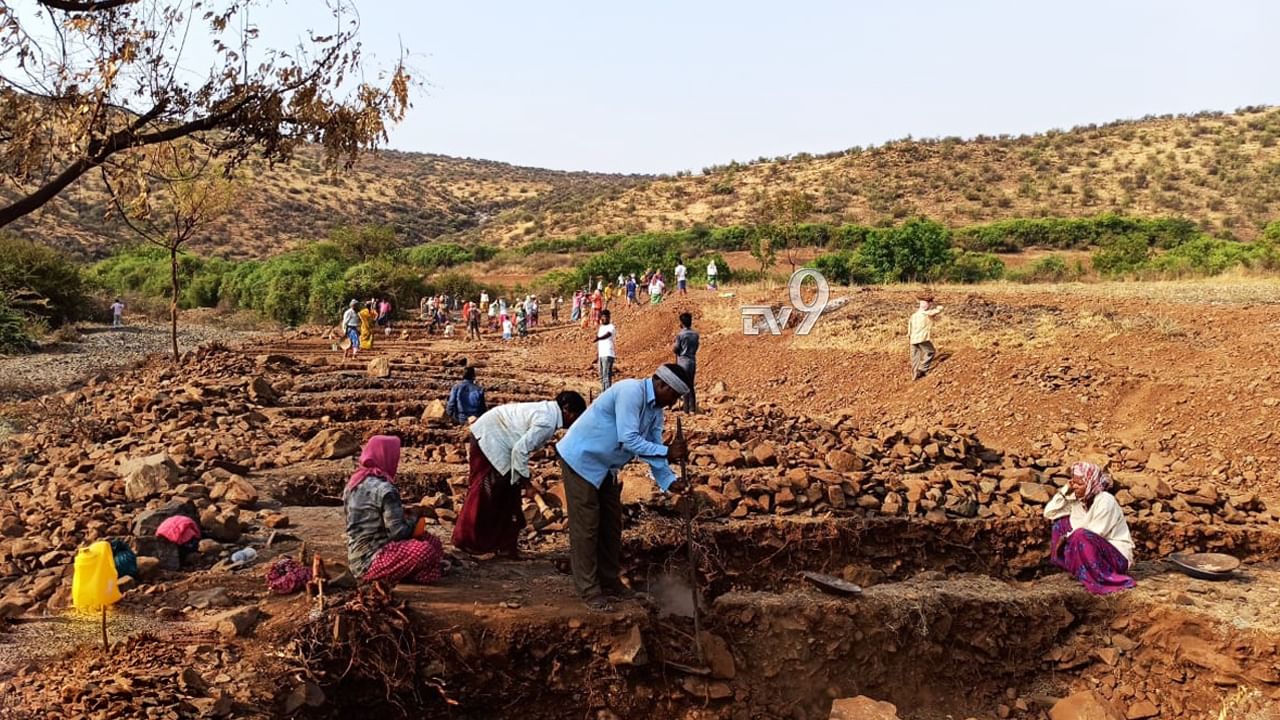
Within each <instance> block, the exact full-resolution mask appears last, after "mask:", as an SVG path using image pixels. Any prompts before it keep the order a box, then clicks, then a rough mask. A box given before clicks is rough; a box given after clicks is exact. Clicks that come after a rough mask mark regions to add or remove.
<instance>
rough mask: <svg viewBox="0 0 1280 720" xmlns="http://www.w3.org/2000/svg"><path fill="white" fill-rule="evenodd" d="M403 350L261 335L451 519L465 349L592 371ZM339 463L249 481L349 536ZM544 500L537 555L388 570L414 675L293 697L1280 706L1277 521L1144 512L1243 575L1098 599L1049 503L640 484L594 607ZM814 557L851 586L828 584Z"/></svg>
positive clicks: (790, 713) (300, 514)
mask: <svg viewBox="0 0 1280 720" xmlns="http://www.w3.org/2000/svg"><path fill="white" fill-rule="evenodd" d="M413 331H414V329H413V328H411V332H413ZM415 334H416V333H415ZM389 347H390V349H389V350H387V351H386V352H389V353H390V354H391V355H392V358H393V362H392V375H391V377H390V378H384V379H375V378H368V377H365V375H364V372H363V370H364V366H365V361H364V359H361V360H360V361H359V362H350V361H347V362H342V361H339V360H337V353H334V352H333V351H331V350H330V349H329V348H328V347H327V345H326V344H325V343H324V342H323V341H320V340H318V339H316V340H310V341H306V340H304V341H298V342H296V343H289V344H277V345H272V346H266V347H260V348H254V349H252V350H251V352H255V353H277V354H281V355H288V356H289V357H291V358H293V359H294V360H296V361H297V363H298V365H297V368H296V372H295V373H294V376H295V379H294V381H293V384H292V387H288V388H285V389H284V392H283V393H282V397H281V399H280V402H279V403H278V410H279V412H280V415H281V421H282V422H288V423H293V424H295V425H296V426H297V427H298V428H299V431H300V432H301V433H302V434H303V435H308V436H309V435H313V434H314V433H315V432H317V431H319V429H320V428H321V427H328V428H334V427H336V428H342V429H347V430H349V431H350V432H352V433H353V434H355V435H358V436H360V437H361V438H363V437H365V436H367V435H369V434H372V433H374V432H384V431H392V432H395V433H396V434H399V435H400V436H401V437H402V438H403V439H404V442H405V446H406V450H405V459H404V465H403V466H402V474H401V478H400V485H401V488H402V492H403V493H404V495H405V497H406V499H407V500H408V501H409V502H417V501H418V500H419V499H421V498H433V499H432V500H430V501H429V502H428V503H426V504H425V506H426V507H431V508H434V509H435V511H436V516H437V517H438V519H439V520H438V525H437V526H436V531H437V532H438V533H440V535H441V536H442V537H445V536H447V534H448V532H449V531H450V524H449V519H450V515H449V513H450V512H452V511H455V510H456V507H457V505H458V504H459V503H460V502H461V493H462V490H463V488H462V487H461V485H462V483H463V482H464V479H465V467H464V465H463V456H462V455H461V448H460V439H459V435H458V433H457V430H456V429H455V428H451V427H448V426H447V425H445V424H443V423H439V422H435V421H433V420H423V419H422V417H421V416H422V414H423V412H424V410H426V409H427V408H428V406H429V405H430V404H431V403H432V401H435V400H442V399H443V398H444V397H445V395H446V394H447V392H448V387H449V385H451V384H452V382H454V379H455V378H456V376H457V375H458V374H459V369H460V367H461V365H462V362H461V359H462V358H463V357H465V358H467V359H468V360H469V361H470V362H472V363H474V364H476V365H477V366H478V369H479V374H480V379H481V383H482V384H483V385H485V387H486V388H487V390H488V393H489V397H490V402H491V404H497V403H502V402H512V401H524V400H534V399H544V398H547V397H549V396H550V395H552V394H553V393H554V392H555V391H556V390H559V389H560V388H561V387H574V388H578V389H580V390H582V391H583V392H584V394H586V390H587V386H586V385H584V384H583V383H582V381H580V380H577V379H575V378H565V377H558V376H550V375H545V374H543V375H540V374H537V373H532V372H526V371H523V370H521V367H522V365H521V362H522V360H521V359H520V357H519V356H518V355H514V354H513V353H511V352H510V351H508V350H506V349H505V348H500V347H499V346H497V345H496V344H486V345H483V346H481V347H480V348H470V347H467V345H466V344H465V343H463V342H461V341H438V340H426V341H418V342H406V341H395V342H392V343H390V344H389ZM734 412H735V409H734V408H732V407H728V408H718V409H716V410H715V411H714V412H713V413H712V415H711V416H710V417H703V418H699V419H697V420H696V423H698V424H699V425H706V426H707V427H710V428H714V427H715V426H717V425H718V424H719V423H723V422H724V421H725V418H726V417H732V416H733V413H734ZM350 467H351V466H350V460H349V459H348V460H345V461H326V460H316V461H310V462H305V463H299V464H296V465H292V466H289V467H285V468H280V469H277V470H273V471H271V472H269V473H266V474H265V475H263V476H260V477H259V478H258V480H257V482H259V483H260V484H261V485H263V489H264V490H266V491H267V492H270V493H271V494H272V495H274V496H275V497H276V499H278V500H280V501H281V502H282V503H283V504H285V505H286V506H287V507H286V508H285V510H286V511H287V513H288V514H289V516H290V517H291V518H292V519H293V521H294V527H293V529H291V530H290V532H291V533H293V534H294V535H296V536H297V538H298V539H299V540H301V541H303V542H305V543H306V544H307V546H308V547H309V548H312V549H315V550H317V551H320V552H322V553H324V554H326V555H327V556H333V557H341V556H342V554H343V550H342V519H341V511H340V509H339V508H337V507H336V505H337V504H338V499H337V492H338V490H337V489H338V488H340V487H341V483H342V480H343V479H344V478H345V477H346V475H347V474H349V472H350ZM550 468H551V461H550V459H549V458H542V459H539V461H538V462H537V463H536V465H535V469H536V471H537V473H538V476H539V477H541V476H547V477H553V476H554V473H552V472H551V471H550ZM627 487H628V488H629V490H630V488H631V487H639V485H636V486H632V485H630V484H628V486H627ZM548 490H553V488H548ZM629 494H630V491H628V492H627V493H624V496H625V495H629ZM537 510H538V511H543V510H546V511H547V512H549V513H551V515H554V516H555V517H553V518H552V519H551V521H549V522H545V523H544V524H543V526H542V527H541V528H540V529H538V530H537V531H536V532H535V533H533V534H532V535H531V536H530V537H529V538H528V541H527V544H526V547H527V548H528V549H529V552H528V554H527V555H526V556H525V557H524V558H523V559H521V560H518V561H502V560H482V561H479V562H476V561H472V560H466V561H464V563H463V566H462V567H461V568H460V569H458V570H457V571H455V572H454V573H453V574H452V575H450V576H448V577H446V578H445V579H444V580H443V581H442V582H441V583H440V584H439V585H436V586H429V587H408V586H402V587H401V588H398V589H397V595H398V596H400V597H403V598H404V599H405V600H406V601H407V603H408V607H409V610H410V616H411V618H412V619H413V622H414V626H415V628H416V630H417V633H418V639H419V642H418V648H419V654H418V656H416V657H414V658H413V663H414V665H415V673H416V677H417V678H418V683H417V689H416V691H414V692H411V693H399V694H396V695H393V696H388V695H387V692H386V688H384V687H378V686H376V685H374V684H370V683H368V682H366V681H362V680H360V679H359V678H357V677H346V678H342V679H337V678H339V676H340V673H337V672H335V673H334V674H333V675H332V676H331V677H332V678H334V679H332V680H331V682H330V685H329V686H327V687H326V688H325V694H326V697H327V698H328V701H327V703H326V705H324V706H322V707H319V708H315V709H312V710H306V711H304V712H310V713H312V715H314V716H316V717H352V716H356V715H357V714H359V715H376V716H388V717H395V716H406V717H454V718H494V717H516V716H519V717H524V718H548V719H550V718H577V717H581V718H592V719H597V720H608V719H610V718H734V719H737V718H743V719H745V718H795V719H796V720H802V719H810V718H814V719H816V718H826V717H827V716H828V714H829V712H830V708H831V705H832V701H833V700H835V699H837V698H844V697H850V696H855V695H866V696H869V697H872V698H876V699H881V700H887V701H890V702H892V703H894V704H895V705H896V706H897V708H898V712H899V715H900V717H902V718H918V719H921V720H925V719H928V720H933V719H939V720H940V719H942V718H968V717H977V718H988V717H1017V718H1043V717H1048V710H1049V708H1050V707H1052V706H1053V704H1054V703H1055V702H1057V701H1058V700H1059V699H1061V698H1064V697H1066V696H1068V695H1072V694H1073V693H1077V692H1080V691H1083V690H1095V691H1096V692H1097V693H1098V697H1099V698H1101V699H1102V700H1104V701H1107V702H1109V703H1110V704H1111V705H1112V706H1113V707H1114V708H1115V710H1116V711H1117V712H1118V713H1120V715H1118V716H1119V717H1128V718H1131V719H1133V720H1138V719H1139V718H1146V717H1158V718H1199V717H1205V718H1240V719H1243V718H1265V717H1276V715H1274V712H1275V710H1274V709H1273V708H1274V707H1275V706H1276V705H1280V582H1277V581H1278V580H1280V565H1278V564H1277V561H1278V560H1280V534H1278V533H1276V532H1275V531H1274V530H1272V529H1269V528H1266V527H1256V526H1235V525H1231V526H1228V525H1221V524H1214V525H1187V524H1169V523H1159V522H1134V523H1133V524H1132V530H1133V533H1134V535H1135V537H1136V538H1138V539H1139V540H1140V542H1141V540H1142V538H1152V537H1159V538H1161V542H1162V543H1163V544H1173V545H1175V546H1177V547H1181V548H1185V549H1195V550H1217V551H1224V552H1231V553H1233V554H1236V555H1237V556H1238V557H1241V558H1242V559H1244V560H1245V561H1246V563H1247V564H1246V567H1245V570H1244V571H1243V572H1242V573H1241V574H1240V576H1239V577H1238V578H1237V579H1235V580H1233V581H1230V582H1226V583H1205V582H1201V581H1195V580H1191V579H1190V578H1186V577H1184V576H1181V575H1177V574H1174V573H1172V572H1171V571H1170V570H1169V569H1168V568H1167V567H1166V566H1165V565H1164V563H1162V562H1161V561H1159V560H1158V559H1153V558H1152V556H1150V555H1148V556H1147V557H1148V558H1151V559H1145V560H1143V561H1142V562H1140V563H1139V564H1138V567H1137V568H1136V569H1135V575H1136V577H1137V578H1138V582H1139V587H1138V589H1136V590H1134V591H1131V592H1128V593H1123V594H1120V595H1116V596H1111V597H1107V598H1095V597H1092V596H1090V595H1088V594H1087V593H1085V592H1084V591H1083V590H1082V589H1080V587H1079V586H1078V584H1077V583H1075V582H1074V581H1073V580H1071V579H1070V578H1067V577H1065V576H1063V575H1062V574H1061V573H1059V572H1057V571H1056V569H1054V568H1052V567H1051V566H1050V565H1049V564H1048V563H1047V561H1046V558H1045V554H1046V551H1047V537H1048V527H1047V524H1046V523H1044V522H1043V521H1040V520H1033V519H1026V518H1003V519H996V518H987V519H949V520H948V521H947V522H929V521H925V520H922V519H919V518H883V517H881V518H877V517H873V516H871V514H866V513H860V511H858V510H856V509H851V510H849V511H848V512H844V513H818V514H815V515H814V516H812V517H810V516H800V515H797V516H787V517H777V516H766V517H753V518H748V519H738V520H732V519H725V518H701V519H698V520H697V521H695V522H694V523H693V527H692V533H691V535H686V531H685V526H684V524H683V522H682V519H681V518H680V516H679V514H678V513H677V512H676V511H675V510H674V509H673V508H671V507H670V506H668V505H667V504H666V503H664V502H662V501H661V500H657V499H654V498H652V497H646V496H644V494H643V493H639V494H637V495H636V496H633V497H630V498H629V499H628V506H627V516H628V521H627V530H626V537H625V542H626V555H627V576H628V580H629V581H630V582H631V583H632V585H633V586H635V587H637V588H640V589H643V590H645V591H646V593H647V598H648V599H647V600H645V601H632V602H626V603H622V604H620V605H619V607H618V608H617V609H616V611H614V612H612V613H590V612H588V611H586V610H585V609H583V608H582V606H581V604H580V603H579V602H578V601H577V599H576V598H575V597H574V595H573V592H572V584H571V582H570V580H569V578H568V576H567V574H566V561H565V558H566V550H567V537H566V536H565V533H564V532H562V531H561V528H562V523H559V522H558V521H557V518H559V517H560V516H559V515H555V513H554V512H552V511H555V510H556V508H555V507H551V508H550V509H549V510H548V509H546V508H537ZM530 513H531V515H537V512H535V511H534V510H531V511H530ZM689 537H692V540H693V551H694V552H693V556H694V558H695V559H694V562H693V571H692V572H691V564H690V561H689V557H690V547H689V543H688V542H687V539H688V538H689ZM285 547H286V548H287V547H288V545H287V543H286V545H285ZM804 571H814V572H822V573H828V574H832V575H837V576H841V577H843V578H844V579H846V580H849V581H852V582H856V583H858V584H860V585H862V586H863V592H862V594H861V595H859V596H855V597H838V596H833V595H829V594H825V593H823V592H822V591H820V590H819V589H817V588H815V587H813V586H812V585H810V584H807V583H806V582H805V581H804V580H803V579H802V577H801V573H802V572H804ZM694 586H696V587H697V592H696V593H695V591H694V590H693V589H692V588H693V587H694ZM695 594H696V596H697V598H698V599H697V603H696V608H697V609H696V615H697V620H696V626H695V618H694V615H695V601H694V597H695ZM699 631H700V632H699ZM1268 713H1272V714H1268Z"/></svg>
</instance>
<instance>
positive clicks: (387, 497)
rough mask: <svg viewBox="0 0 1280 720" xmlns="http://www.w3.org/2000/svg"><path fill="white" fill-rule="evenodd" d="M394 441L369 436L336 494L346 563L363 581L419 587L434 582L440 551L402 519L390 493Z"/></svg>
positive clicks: (395, 494) (413, 522)
mask: <svg viewBox="0 0 1280 720" xmlns="http://www.w3.org/2000/svg"><path fill="white" fill-rule="evenodd" d="M399 465H400V438H397V437H392V436H389V435H375V436H374V437H372V438H369V443H368V444H367V445H365V447H364V452H362V453H360V469H358V470H356V472H355V474H354V475H352V476H351V479H350V480H349V481H347V487H346V489H345V490H343V491H342V506H343V508H344V509H345V510H346V515H347V559H348V561H349V562H350V565H351V573H352V574H353V575H355V576H356V577H358V578H360V579H361V580H364V581H374V580H380V581H382V582H385V583H389V584H392V585H394V584H396V583H398V582H401V581H408V582H413V583H419V584H423V585H425V584H427V583H431V582H435V581H436V580H438V579H439V578H440V574H441V568H442V565H443V563H442V559H443V557H444V548H443V546H442V544H441V543H440V541H439V540H438V539H436V538H435V537H432V536H431V535H428V534H427V533H426V532H425V530H424V525H423V523H422V522H420V521H419V520H418V519H417V518H415V517H412V516H406V515H405V512H404V506H403V505H401V503H400V491H399V490H397V489H396V486H395V481H396V469H397V468H398V467H399Z"/></svg>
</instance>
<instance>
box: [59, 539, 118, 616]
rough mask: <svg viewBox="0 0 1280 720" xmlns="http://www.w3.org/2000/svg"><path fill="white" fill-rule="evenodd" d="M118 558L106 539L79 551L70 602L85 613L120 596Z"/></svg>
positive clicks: (113, 601) (100, 607)
mask: <svg viewBox="0 0 1280 720" xmlns="http://www.w3.org/2000/svg"><path fill="white" fill-rule="evenodd" d="M117 582H118V578H117V577H116V561H115V557H114V556H113V555H112V554H111V543H108V542H107V541H105V540H99V541H98V542H96V543H94V544H92V545H90V546H89V547H87V548H82V549H81V550H80V552H78V553H76V566H75V575H73V576H72V578H71V602H72V603H74V604H75V606H76V609H77V610H80V611H83V612H95V611H98V610H101V609H102V608H103V607H104V606H107V605H114V604H115V603H116V601H117V600H119V599H120V588H119V586H118V585H117Z"/></svg>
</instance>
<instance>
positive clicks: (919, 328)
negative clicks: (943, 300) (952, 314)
mask: <svg viewBox="0 0 1280 720" xmlns="http://www.w3.org/2000/svg"><path fill="white" fill-rule="evenodd" d="M940 312H942V306H941V305H934V304H933V296H932V295H926V296H923V297H921V298H920V307H919V308H917V309H916V311H915V312H914V313H912V315H911V320H910V322H908V323H907V335H908V337H909V339H910V341H911V379H912V380H919V379H920V378H922V377H924V376H925V375H927V374H928V373H929V363H932V362H933V358H934V357H935V356H936V355H937V353H938V351H937V350H936V349H935V348H934V347H933V340H932V333H933V318H934V317H935V316H937V315H938V313H940Z"/></svg>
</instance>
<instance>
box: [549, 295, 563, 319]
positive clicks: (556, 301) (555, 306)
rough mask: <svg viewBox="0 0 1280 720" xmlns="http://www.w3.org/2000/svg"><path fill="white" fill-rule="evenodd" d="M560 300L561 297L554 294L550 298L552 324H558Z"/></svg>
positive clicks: (561, 300)
mask: <svg viewBox="0 0 1280 720" xmlns="http://www.w3.org/2000/svg"><path fill="white" fill-rule="evenodd" d="M561 302H563V298H561V297H560V296H559V295H556V296H554V297H552V298H551V323H552V324H553V325H559V324H560V303H561Z"/></svg>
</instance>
